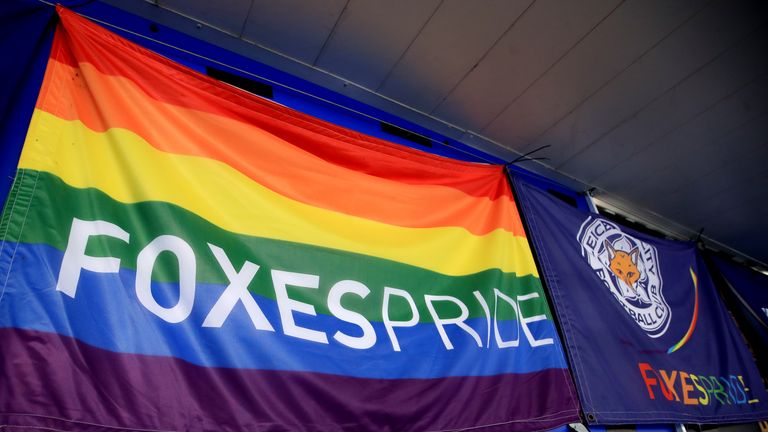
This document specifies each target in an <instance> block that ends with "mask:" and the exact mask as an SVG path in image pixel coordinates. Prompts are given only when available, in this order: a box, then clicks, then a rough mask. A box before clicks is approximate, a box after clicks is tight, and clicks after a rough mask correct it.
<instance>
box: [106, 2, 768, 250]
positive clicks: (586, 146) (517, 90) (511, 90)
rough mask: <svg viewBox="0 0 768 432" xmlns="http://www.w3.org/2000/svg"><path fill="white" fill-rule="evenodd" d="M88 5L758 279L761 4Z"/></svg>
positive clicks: (765, 38)
mask: <svg viewBox="0 0 768 432" xmlns="http://www.w3.org/2000/svg"><path fill="white" fill-rule="evenodd" d="M102 1H103V2H104V3H108V4H110V5H112V6H115V7H118V8H121V9H124V10H126V11H128V12H131V13H134V14H137V15H140V16H142V17H144V18H147V19H150V20H152V21H154V22H157V23H158V24H160V25H164V26H167V27H170V28H173V29H175V30H178V31H181V32H184V33H187V34H190V35H192V36H194V37H196V38H199V39H202V40H205V41H207V42H210V43H213V44H215V45H218V46H221V47H223V48H226V49H229V50H232V51H235V52H237V53H239V54H242V55H245V56H247V57H250V58H252V59H254V60H258V61H260V62H262V63H265V64H267V65H270V66H273V67H276V68H278V69H280V70H283V71H285V72H287V73H289V74H293V75H295V76H298V77H300V78H302V79H305V80H307V81H310V82H312V83H316V84H319V85H321V86H323V87H326V88H329V89H331V90H333V91H336V92H338V93H340V94H343V95H346V96H349V97H351V98H354V99H356V100H359V101H361V102H364V103H367V104H369V105H371V106H374V107H377V108H380V109H382V110H384V111H387V112H390V113H392V114H395V115H398V116H400V117H402V118H404V119H406V120H408V121H411V122H413V123H416V124H419V125H422V126H424V127H427V128H430V129H432V130H434V131H435V132H438V133H441V134H443V135H446V136H448V137H451V138H455V139H457V140H459V141H461V142H464V143H466V144H468V145H471V146H474V147H477V148H479V149H482V150H484V151H486V152H488V153H491V154H493V155H496V156H498V157H500V158H502V159H505V160H513V159H515V158H516V157H517V156H519V155H520V154H522V153H526V152H528V151H530V150H533V149H536V148H538V147H541V146H544V145H549V146H550V147H547V148H546V149H544V150H542V151H540V152H538V153H536V156H546V157H548V158H549V160H546V161H539V162H524V164H525V165H524V167H526V168H529V169H531V170H533V171H536V172H539V173H542V174H544V175H546V176H549V177H553V178H555V179H557V180H560V181H564V182H565V183H566V184H568V185H570V186H572V187H575V188H578V189H582V190H587V189H590V188H595V197H596V199H597V200H598V201H599V202H600V203H602V204H603V205H605V206H606V207H608V208H613V209H614V210H618V211H620V212H623V213H625V214H632V215H634V216H636V217H637V218H638V219H640V220H642V221H645V222H646V223H648V224H650V225H652V226H656V227H661V228H662V229H664V230H665V231H667V232H669V233H671V234H672V235H674V236H678V237H680V238H692V237H694V236H695V233H696V232H698V231H699V230H700V229H702V228H704V230H705V231H704V236H705V238H708V239H710V240H712V242H713V244H716V243H720V244H721V245H724V246H726V247H729V248H731V249H734V250H736V251H738V252H741V253H743V254H745V255H747V256H749V257H752V258H753V259H754V260H757V261H761V262H762V263H768V223H767V222H766V221H768V74H767V72H768V26H766V23H767V21H768V2H765V1H747V0H736V1H730V0H720V1H687V0H680V1H666V0H651V1H648V0H626V1H622V0H580V1H558V0H483V1H462V0H446V1H439V0H418V1H412V0H387V1H384V0H382V1H362V0H357V1H354V0H281V1H275V0H272V1H268V0H221V1H216V2H211V1H208V0H156V1H144V0H102Z"/></svg>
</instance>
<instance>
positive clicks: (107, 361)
mask: <svg viewBox="0 0 768 432" xmlns="http://www.w3.org/2000/svg"><path fill="white" fill-rule="evenodd" d="M0 347H1V349H2V355H0V424H11V425H27V426H38V427H51V428H55V429H67V430H70V429H76V430H119V429H117V428H129V429H150V430H183V431H222V430H253V431H288V430H291V431H297V430H298V431H318V432H319V431H361V430H371V431H378V430H381V431H425V430H455V429H460V428H466V427H477V426H483V425H498V424H500V423H504V425H501V426H496V427H492V428H488V429H487V430H494V431H496V430H498V431H502V430H504V431H522V430H540V429H549V428H554V427H557V426H560V425H562V424H566V423H569V422H573V421H578V410H577V408H576V402H575V400H574V398H573V396H572V395H573V392H572V390H571V384H570V378H568V376H567V371H565V370H563V369H547V370H544V371H540V372H534V373H526V374H506V375H497V376H490V377H453V378H438V379H398V380H381V379H365V378H353V377H344V376H338V375H327V374H318V373H307V372H285V371H260V370H252V369H227V368H205V367H200V366H196V365H193V364H190V363H187V362H185V361H183V360H178V359H175V358H171V357H156V356H146V355H136V354H121V353H114V352H110V351H105V350H102V349H99V348H95V347H92V346H90V345H86V344H84V343H82V342H79V341H77V340H76V339H73V338H70V337H66V336H60V335H57V334H54V333H44V332H37V331H29V330H18V329H7V328H6V329H0ZM103 425H107V426H113V427H114V428H109V427H106V428H105V427H103Z"/></svg>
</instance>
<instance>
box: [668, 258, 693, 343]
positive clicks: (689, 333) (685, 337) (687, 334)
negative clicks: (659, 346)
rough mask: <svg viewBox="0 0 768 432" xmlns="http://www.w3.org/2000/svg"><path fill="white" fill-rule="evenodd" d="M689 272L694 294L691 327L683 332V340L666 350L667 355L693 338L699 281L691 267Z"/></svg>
mask: <svg viewBox="0 0 768 432" xmlns="http://www.w3.org/2000/svg"><path fill="white" fill-rule="evenodd" d="M689 270H690V272H691V279H692V280H693V293H694V301H693V317H692V318H691V325H690V326H688V331H687V332H685V335H683V338H682V339H680V341H679V342H678V343H676V344H674V345H672V346H671V347H669V349H668V350H667V354H672V353H673V352H675V351H677V350H679V349H680V348H681V347H682V346H683V345H685V344H686V343H687V342H688V341H689V340H691V336H693V331H694V330H695V329H696V321H698V319H699V280H698V278H697V277H696V273H694V271H693V267H691V268H689Z"/></svg>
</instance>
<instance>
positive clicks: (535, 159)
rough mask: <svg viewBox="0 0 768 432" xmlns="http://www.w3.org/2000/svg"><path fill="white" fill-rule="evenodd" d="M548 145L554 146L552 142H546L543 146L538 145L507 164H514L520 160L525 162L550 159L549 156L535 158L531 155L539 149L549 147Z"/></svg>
mask: <svg viewBox="0 0 768 432" xmlns="http://www.w3.org/2000/svg"><path fill="white" fill-rule="evenodd" d="M548 147H552V146H551V145H550V144H544V145H543V146H540V147H537V148H535V149H533V150H531V151H529V152H528V153H526V154H524V155H520V156H518V157H517V159H515V160H513V161H512V162H509V163H508V164H507V165H514V164H516V163H518V162H525V161H537V160H549V158H548V157H535V158H532V157H529V156H530V155H532V154H534V153H536V152H538V151H541V150H544V149H545V148H548Z"/></svg>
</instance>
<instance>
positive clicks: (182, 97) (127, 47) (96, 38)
mask: <svg viewBox="0 0 768 432" xmlns="http://www.w3.org/2000/svg"><path fill="white" fill-rule="evenodd" d="M59 13H60V15H61V24H62V25H63V27H61V26H60V28H59V30H60V31H57V34H56V37H55V39H54V47H53V50H52V52H51V57H52V58H54V59H56V60H57V61H59V62H62V63H66V64H70V65H72V66H75V65H76V64H77V62H78V61H84V62H88V63H90V64H92V65H93V66H94V67H96V68H97V69H98V70H99V71H101V72H102V73H105V74H108V75H117V76H122V77H125V78H127V79H130V80H132V81H134V82H135V83H136V84H137V85H138V86H139V87H141V88H142V90H143V91H145V92H146V93H147V95H149V96H150V97H152V98H154V99H156V100H159V101H162V102H166V103H170V104H173V105H177V106H181V107H185V108H191V109H195V110H199V111H205V112H210V113H213V114H216V115H220V116H225V117H229V118H232V119H234V120H237V121H242V122H244V123H248V124H253V125H256V126H258V127H260V128H261V129H264V130H265V131H267V132H269V133H272V134H274V135H275V136H278V137H280V138H282V139H284V140H286V141H289V142H291V143H293V144H295V145H297V146H300V147H301V148H303V149H304V150H306V151H308V152H310V153H312V154H314V155H316V156H318V157H321V158H323V159H324V160H327V161H329V162H331V163H334V164H337V165H340V166H344V167H347V168H350V169H354V170H357V171H360V172H365V173H367V174H370V175H374V176H378V177H383V178H388V179H391V180H397V181H401V182H403V183H409V184H433V185H443V186H449V187H452V188H455V189H458V190H461V191H463V192H464V193H466V194H469V195H472V196H482V197H488V198H491V199H496V198H498V197H500V196H506V197H509V198H510V199H511V191H510V188H509V185H508V183H507V181H506V178H505V176H504V173H503V167H502V166H499V165H484V164H475V163H469V162H462V161H456V160H453V159H448V158H444V157H441V156H437V155H432V154H428V153H424V152H420V151H418V150H415V149H410V148H407V147H403V146H400V145H397V144H393V143H390V142H387V141H384V140H380V139H377V138H373V137H370V136H366V135H363V134H360V133H357V132H354V131H351V130H349V129H345V128H342V127H339V126H336V125H333V124H331V123H328V122H325V121H322V120H319V119H316V118H313V117H310V116H307V115H305V114H302V113H299V112H297V111H294V110H292V109H289V108H286V107H283V106H280V105H278V104H275V103H274V102H271V101H267V100H264V99H262V98H259V97H257V96H254V95H251V94H249V93H247V92H245V91H241V90H239V89H236V88H233V87H232V86H229V85H227V84H223V83H220V82H218V81H216V80H214V79H212V78H210V77H207V76H203V75H201V74H199V73H197V72H196V71H193V70H191V69H189V68H186V67H184V66H182V65H179V64H177V63H174V62H172V61H170V60H168V59H165V58H163V57H161V56H159V55H157V54H155V53H153V52H151V51H149V50H146V49H144V48H142V47H140V46H138V45H135V44H133V43H131V42H129V41H127V40H125V39H122V38H120V37H119V36H117V35H115V34H113V33H111V32H109V31H107V30H105V29H103V28H101V27H99V26H97V25H95V24H93V23H91V22H90V21H87V20H86V19H84V18H81V17H79V16H77V15H76V14H74V13H72V12H69V11H67V10H66V9H63V8H60V9H59ZM61 30H63V31H61ZM66 47H71V49H72V51H69V50H68V49H67V48H66ZM154 77H163V78H167V79H164V80H163V83H164V84H163V85H157V84H156V83H157V82H158V80H156V79H154ZM166 83H168V85H166Z"/></svg>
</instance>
